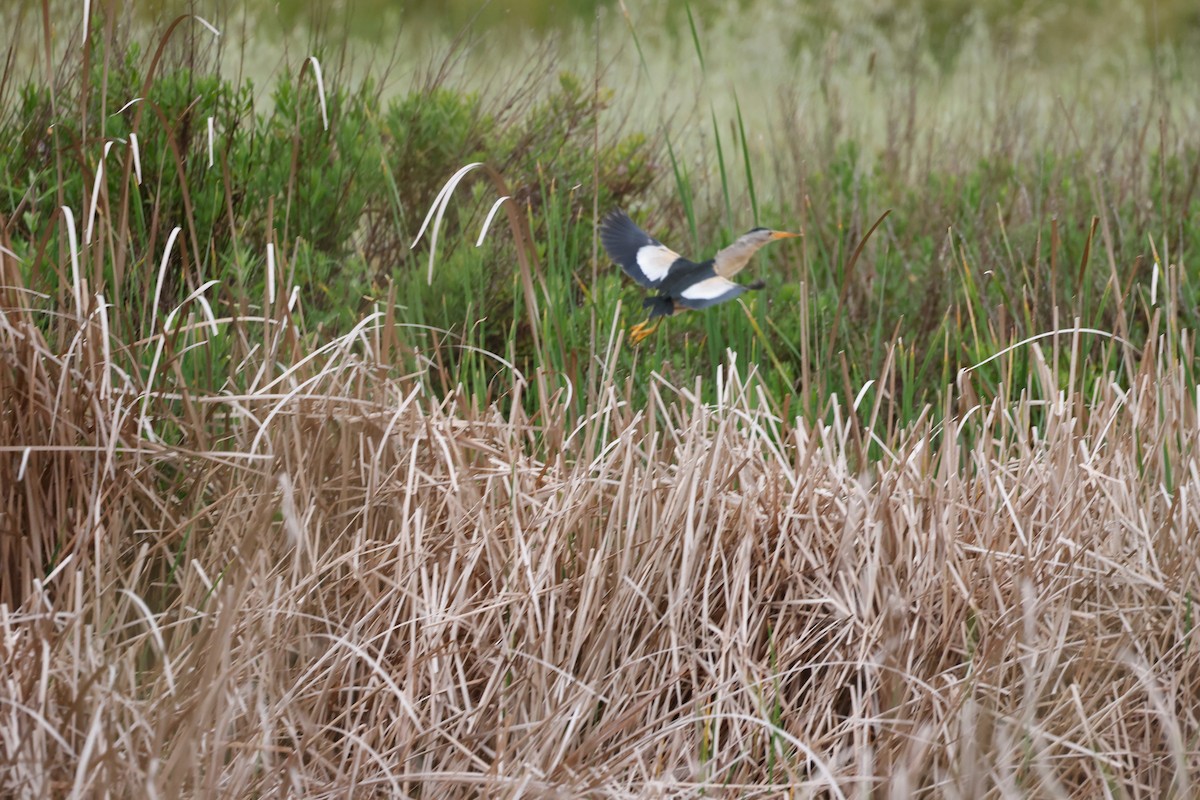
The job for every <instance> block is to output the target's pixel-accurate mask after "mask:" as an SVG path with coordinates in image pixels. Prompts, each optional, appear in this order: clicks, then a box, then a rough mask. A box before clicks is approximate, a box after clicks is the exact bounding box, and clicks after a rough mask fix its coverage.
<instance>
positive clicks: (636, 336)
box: [629, 320, 658, 344]
mask: <svg viewBox="0 0 1200 800" xmlns="http://www.w3.org/2000/svg"><path fill="white" fill-rule="evenodd" d="M656 330H658V326H657V325H651V324H650V320H646V321H645V322H639V323H638V324H637V325H634V326H633V327H632V328H630V329H629V341H631V342H633V343H634V344H641V343H642V341H643V340H645V339H646V337H648V336H649V335H650V334H652V333H654V332H655V331H656Z"/></svg>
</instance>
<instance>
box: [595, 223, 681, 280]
mask: <svg viewBox="0 0 1200 800" xmlns="http://www.w3.org/2000/svg"><path fill="white" fill-rule="evenodd" d="M600 242H601V244H603V245H604V249H605V250H607V251H608V255H609V256H610V257H611V258H612V260H613V261H615V262H617V263H618V264H620V265H621V269H623V270H625V273H626V274H627V275H629V277H631V278H633V279H634V280H635V281H637V282H638V283H640V284H641V285H642V286H645V287H647V288H648V289H653V288H655V287H656V286H658V285H659V284H660V283H662V280H663V278H665V277H667V273H668V272H670V271H671V265H672V264H674V263H675V262H676V261H680V260H681V256H680V255H679V253H676V252H675V251H674V250H672V249H671V248H669V247H667V246H666V245H664V244H663V243H662V242H660V241H658V240H657V239H655V238H654V237H653V236H651V235H650V234H648V233H646V232H645V231H644V230H642V229H641V228H639V227H638V226H637V225H636V224H635V223H634V221H633V220H631V219H630V218H629V215H628V214H626V213H625V212H624V211H621V210H620V209H617V210H616V211H613V212H611V213H610V214H609V215H608V216H606V217H605V218H604V221H603V222H601V223H600Z"/></svg>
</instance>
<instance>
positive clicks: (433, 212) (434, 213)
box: [410, 161, 483, 284]
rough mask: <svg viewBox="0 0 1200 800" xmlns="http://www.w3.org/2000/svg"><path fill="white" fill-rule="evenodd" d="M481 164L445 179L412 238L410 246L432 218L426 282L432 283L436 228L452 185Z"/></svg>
mask: <svg viewBox="0 0 1200 800" xmlns="http://www.w3.org/2000/svg"><path fill="white" fill-rule="evenodd" d="M482 166H483V162H482V161H474V162H472V163H470V164H467V165H466V166H465V167H463V168H462V169H460V170H459V171H458V172H456V173H454V174H453V175H452V176H450V180H448V181H446V185H445V186H443V187H442V190H441V191H440V192H438V196H437V197H436V198H435V199H434V201H433V206H432V207H431V208H430V209H429V213H428V214H426V215H425V221H424V222H423V223H421V230H419V231H417V238H416V239H414V240H413V243H412V247H416V246H417V243H418V242H420V241H421V237H422V236H424V235H425V229H426V228H427V227H429V220H430V219H433V230H431V231H430V232H429V275H428V277H427V278H426V282H427V283H429V284H432V283H433V259H434V256H435V255H436V254H437V236H438V229H439V228H441V226H442V215H443V214H445V213H446V206H447V205H449V203H450V195H451V194H453V193H454V187H456V186H458V182H459V181H461V180H462V179H463V177H464V176H465V175H466V174H467V173H468V172H470V171H471V170H473V169H475V168H476V167H482ZM410 249H411V248H410Z"/></svg>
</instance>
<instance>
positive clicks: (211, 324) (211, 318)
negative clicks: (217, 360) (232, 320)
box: [196, 296, 221, 336]
mask: <svg viewBox="0 0 1200 800" xmlns="http://www.w3.org/2000/svg"><path fill="white" fill-rule="evenodd" d="M196 302H197V303H199V304H200V310H201V311H203V312H204V318H205V319H207V320H208V329H209V330H210V331H212V335H213V336H216V335H217V334H219V333H220V332H221V330H220V328H218V327H217V315H216V314H214V313H213V309H212V306H211V305H209V303H208V298H207V297H204V296H200V297H197V298H196Z"/></svg>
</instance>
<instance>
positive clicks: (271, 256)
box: [267, 242, 275, 303]
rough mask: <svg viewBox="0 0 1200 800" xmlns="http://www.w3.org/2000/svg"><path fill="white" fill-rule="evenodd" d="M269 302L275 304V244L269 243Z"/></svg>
mask: <svg viewBox="0 0 1200 800" xmlns="http://www.w3.org/2000/svg"><path fill="white" fill-rule="evenodd" d="M267 302H268V303H274V302H275V243H274V242H267Z"/></svg>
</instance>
